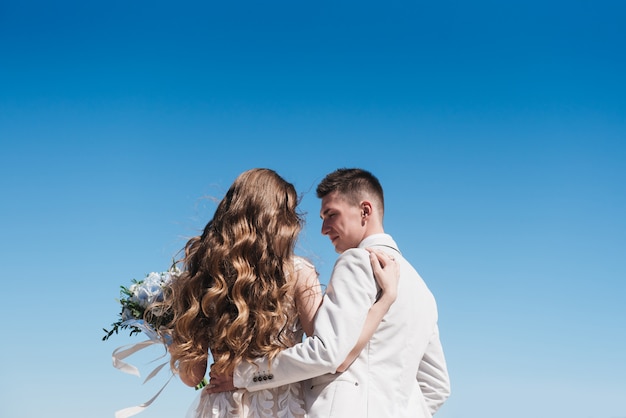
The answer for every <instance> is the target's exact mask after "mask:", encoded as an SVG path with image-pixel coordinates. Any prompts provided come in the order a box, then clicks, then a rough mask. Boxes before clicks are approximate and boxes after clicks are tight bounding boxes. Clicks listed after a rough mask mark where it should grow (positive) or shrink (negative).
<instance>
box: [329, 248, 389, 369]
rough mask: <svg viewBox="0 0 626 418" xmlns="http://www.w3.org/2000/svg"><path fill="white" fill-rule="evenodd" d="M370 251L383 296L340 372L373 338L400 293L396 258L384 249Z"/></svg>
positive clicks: (371, 261) (370, 312)
mask: <svg viewBox="0 0 626 418" xmlns="http://www.w3.org/2000/svg"><path fill="white" fill-rule="evenodd" d="M367 250H368V251H369V252H370V263H371V264H372V269H373V270H374V277H375V278H376V282H377V283H378V285H379V286H380V288H381V290H382V294H381V296H380V297H379V298H378V300H376V302H374V305H372V307H371V308H370V310H369V312H368V313H367V318H366V319H365V325H363V329H362V330H361V335H360V336H359V339H358V341H357V343H356V345H355V346H354V348H353V349H352V351H350V353H349V354H348V356H347V357H346V359H345V360H344V362H343V363H342V364H341V365H340V366H339V367H338V368H337V371H338V372H344V371H346V370H347V369H348V367H350V364H352V362H353V361H354V360H356V358H357V357H358V356H359V354H360V353H361V350H363V347H365V344H367V342H368V341H369V340H370V338H372V335H374V332H376V328H378V325H380V322H381V321H382V319H383V317H384V316H385V314H386V313H387V311H388V310H389V307H390V306H391V305H392V304H393V302H395V300H396V297H397V295H398V279H399V278H400V266H399V265H398V262H397V261H395V259H394V258H391V257H390V256H389V255H387V254H385V253H384V252H382V251H377V250H374V249H369V248H368V249H367Z"/></svg>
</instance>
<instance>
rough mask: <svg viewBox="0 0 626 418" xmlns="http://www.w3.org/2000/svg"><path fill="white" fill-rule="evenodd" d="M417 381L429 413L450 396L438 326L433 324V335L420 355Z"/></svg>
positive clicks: (433, 411)
mask: <svg viewBox="0 0 626 418" xmlns="http://www.w3.org/2000/svg"><path fill="white" fill-rule="evenodd" d="M417 382H418V384H419V386H420V388H421V390H422V394H423V395H424V399H425V400H426V404H427V406H428V409H429V410H430V413H431V415H433V414H434V413H435V412H437V410H438V409H439V408H440V407H441V405H443V403H444V402H445V400H446V399H448V397H449V396H450V376H449V375H448V367H447V365H446V359H445V357H444V354H443V347H442V346H441V341H440V339H439V327H438V326H437V325H435V330H434V332H433V335H432V336H431V338H430V341H429V342H428V347H427V348H426V352H425V353H424V357H422V361H421V362H420V365H419V369H418V371H417Z"/></svg>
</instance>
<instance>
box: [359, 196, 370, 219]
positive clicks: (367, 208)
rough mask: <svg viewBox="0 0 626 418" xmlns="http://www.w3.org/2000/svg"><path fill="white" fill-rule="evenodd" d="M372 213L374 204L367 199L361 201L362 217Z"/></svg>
mask: <svg viewBox="0 0 626 418" xmlns="http://www.w3.org/2000/svg"><path fill="white" fill-rule="evenodd" d="M371 214H372V204H371V203H370V202H368V201H367V200H364V201H362V202H361V217H362V218H365V217H367V216H370V215H371Z"/></svg>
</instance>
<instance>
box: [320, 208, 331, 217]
mask: <svg viewBox="0 0 626 418" xmlns="http://www.w3.org/2000/svg"><path fill="white" fill-rule="evenodd" d="M331 210H332V209H330V208H326V209H325V210H324V211H323V212H322V213H320V218H322V219H323V218H324V215H326V214H327V213H328V212H330V211H331Z"/></svg>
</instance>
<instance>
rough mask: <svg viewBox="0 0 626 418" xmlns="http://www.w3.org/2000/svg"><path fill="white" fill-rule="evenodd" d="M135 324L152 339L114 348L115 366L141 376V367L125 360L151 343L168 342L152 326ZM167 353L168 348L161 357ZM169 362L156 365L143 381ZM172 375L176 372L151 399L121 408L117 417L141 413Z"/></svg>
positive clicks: (124, 417)
mask: <svg viewBox="0 0 626 418" xmlns="http://www.w3.org/2000/svg"><path fill="white" fill-rule="evenodd" d="M127 322H130V321H127ZM133 325H135V326H139V327H140V328H142V331H147V332H146V334H147V335H148V336H149V337H150V339H149V340H146V341H143V342H140V343H137V344H129V345H125V346H121V347H118V348H116V349H115V350H113V355H112V357H113V367H115V368H116V369H118V370H120V371H122V372H124V373H128V374H132V375H135V376H137V377H140V374H139V369H137V367H135V366H133V365H132V364H128V363H126V362H125V361H123V360H124V359H125V358H127V357H129V356H131V355H132V354H134V353H136V352H137V351H139V350H143V349H144V348H146V347H149V346H151V345H154V344H163V345H164V346H166V344H165V342H164V341H163V340H162V339H161V337H160V336H159V335H158V334H157V333H156V332H154V330H153V329H152V328H151V327H149V326H148V327H147V326H145V325H144V324H143V323H139V324H135V323H133ZM166 355H167V350H166V353H165V354H164V355H163V356H161V357H165V356H166ZM168 364H169V361H166V362H165V363H162V364H160V365H158V366H157V367H155V368H154V370H152V372H150V374H149V375H148V377H146V379H145V380H144V381H143V383H146V382H147V381H148V380H150V379H152V378H153V377H154V376H156V375H157V374H158V373H159V372H160V371H161V369H162V368H163V367H165V366H166V365H168ZM172 377H174V373H172V375H171V376H170V377H169V379H167V382H165V384H164V385H163V387H162V388H161V389H160V390H159V391H158V392H157V393H156V394H155V395H154V396H153V397H152V398H151V399H150V400H148V401H146V402H144V403H142V404H141V405H137V406H131V407H129V408H124V409H120V410H119V411H117V412H115V418H128V417H132V416H133V415H137V414H138V413H140V412H141V411H143V410H144V409H146V408H147V407H149V406H150V404H152V402H154V400H155V399H156V398H157V397H158V396H159V395H160V394H161V392H162V391H163V389H165V387H166V386H167V385H168V383H169V382H170V380H172Z"/></svg>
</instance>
